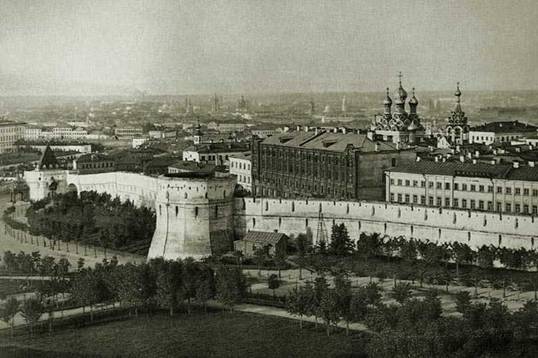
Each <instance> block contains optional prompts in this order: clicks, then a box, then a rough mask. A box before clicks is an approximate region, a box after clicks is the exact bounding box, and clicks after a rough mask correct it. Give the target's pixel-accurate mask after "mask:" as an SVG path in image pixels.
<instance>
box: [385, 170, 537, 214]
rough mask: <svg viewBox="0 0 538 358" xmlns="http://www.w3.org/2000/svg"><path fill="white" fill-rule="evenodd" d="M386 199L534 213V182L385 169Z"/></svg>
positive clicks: (535, 205) (535, 211)
mask: <svg viewBox="0 0 538 358" xmlns="http://www.w3.org/2000/svg"><path fill="white" fill-rule="evenodd" d="M386 176H387V179H386V180H385V182H386V188H387V189H386V198H385V200H386V201H389V202H399V203H410V204H420V205H426V206H435V207H448V208H450V207H454V208H461V209H477V210H485V211H495V212H504V213H516V214H533V215H538V181H521V180H508V179H496V178H493V179H489V178H480V177H461V176H456V177H454V176H450V175H432V174H413V173H399V172H387V173H386Z"/></svg>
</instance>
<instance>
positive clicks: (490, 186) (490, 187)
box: [488, 185, 493, 193]
mask: <svg viewBox="0 0 538 358" xmlns="http://www.w3.org/2000/svg"><path fill="white" fill-rule="evenodd" d="M488 193H493V185H488Z"/></svg>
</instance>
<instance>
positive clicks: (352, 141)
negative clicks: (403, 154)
mask: <svg viewBox="0 0 538 358" xmlns="http://www.w3.org/2000/svg"><path fill="white" fill-rule="evenodd" d="M262 143H264V144H270V145H280V146H286V147H298V148H305V149H318V150H330V151H335V152H343V151H345V150H346V148H347V147H348V146H352V147H353V148H355V149H360V150H361V151H363V152H374V151H393V150H397V147H396V145H394V144H393V143H387V142H377V141H373V140H371V139H369V138H368V137H367V136H366V135H365V134H359V133H352V132H351V133H341V132H339V133H334V132H321V133H320V132H318V133H317V134H316V132H302V131H298V132H286V133H282V134H277V135H274V136H271V137H268V138H266V139H265V140H263V142H262Z"/></svg>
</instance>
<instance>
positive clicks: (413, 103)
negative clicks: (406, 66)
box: [409, 87, 418, 106]
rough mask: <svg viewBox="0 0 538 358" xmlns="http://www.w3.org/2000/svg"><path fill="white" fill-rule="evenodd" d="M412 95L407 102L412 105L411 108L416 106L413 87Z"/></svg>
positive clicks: (416, 101) (416, 100)
mask: <svg viewBox="0 0 538 358" xmlns="http://www.w3.org/2000/svg"><path fill="white" fill-rule="evenodd" d="M412 93H413V96H412V97H411V99H410V100H409V104H410V105H412V106H416V105H418V99H417V97H415V87H413V92H412Z"/></svg>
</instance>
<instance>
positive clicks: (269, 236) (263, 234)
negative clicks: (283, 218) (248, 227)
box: [243, 231, 287, 246]
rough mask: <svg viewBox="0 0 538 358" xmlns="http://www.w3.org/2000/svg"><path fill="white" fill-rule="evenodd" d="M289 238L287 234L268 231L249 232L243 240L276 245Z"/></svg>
mask: <svg viewBox="0 0 538 358" xmlns="http://www.w3.org/2000/svg"><path fill="white" fill-rule="evenodd" d="M284 238H287V236H286V234H283V233H281V232H267V231H249V232H247V234H246V235H245V237H244V238H243V240H245V241H249V242H254V243H257V244H263V245H273V246H274V245H276V244H278V243H279V242H280V240H282V239H284Z"/></svg>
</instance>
